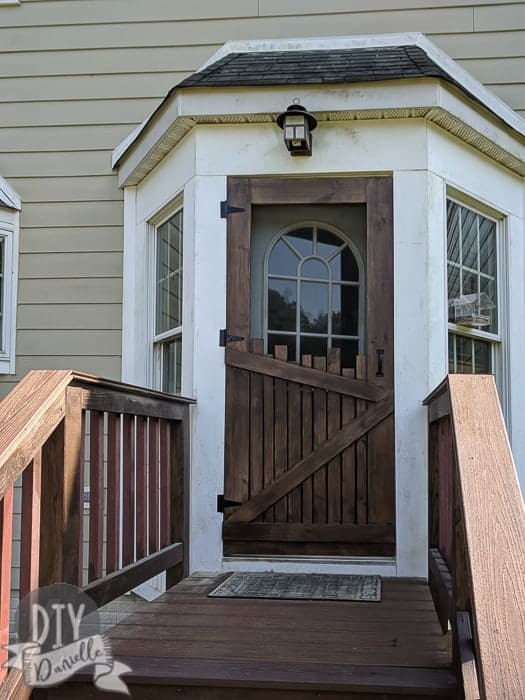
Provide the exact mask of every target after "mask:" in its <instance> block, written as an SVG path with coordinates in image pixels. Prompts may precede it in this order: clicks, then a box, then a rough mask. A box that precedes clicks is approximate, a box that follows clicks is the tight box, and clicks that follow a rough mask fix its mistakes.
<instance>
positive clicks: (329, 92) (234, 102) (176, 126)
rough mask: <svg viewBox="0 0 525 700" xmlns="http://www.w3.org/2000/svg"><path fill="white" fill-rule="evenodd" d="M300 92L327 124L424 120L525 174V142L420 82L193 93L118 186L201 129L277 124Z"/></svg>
mask: <svg viewBox="0 0 525 700" xmlns="http://www.w3.org/2000/svg"><path fill="white" fill-rule="evenodd" d="M400 83H402V86H403V89H400ZM342 87H343V88H344V89H341V88H342ZM297 90H300V95H301V99H303V98H304V100H305V102H307V103H308V107H309V109H310V110H311V111H312V112H314V114H315V115H316V117H317V118H318V119H319V121H320V122H321V123H322V122H323V121H345V120H365V119H395V118H398V119H399V118H425V119H427V120H429V121H430V122H433V123H435V124H437V125H439V126H440V127H441V128H443V129H445V130H447V131H449V132H450V133H453V134H454V135H455V136H458V138H460V139H462V140H463V141H465V142H466V143H469V144H470V145H473V146H474V147H476V148H478V150H480V151H481V152H483V153H485V154H486V155H489V157H491V158H493V160H496V161H497V162H499V163H501V164H503V165H504V166H505V167H507V168H509V169H510V170H512V171H513V172H516V173H518V174H519V175H521V176H525V139H523V138H521V137H519V136H518V135H517V134H516V133H515V132H514V131H513V130H510V129H506V128H504V127H503V125H502V124H501V122H500V120H498V119H497V118H496V117H495V116H494V115H493V114H492V113H490V112H489V111H488V110H487V109H485V108H483V107H482V106H481V105H480V104H478V103H477V102H475V101H473V100H471V99H468V98H467V97H466V96H465V95H464V94H463V93H462V92H461V91H460V90H459V89H457V88H455V87H454V86H452V85H450V84H449V83H448V82H444V81H442V80H440V79H438V78H417V79H411V80H407V79H405V80H391V81H384V82H376V83H355V84H352V85H344V86H341V85H326V84H324V85H309V86H304V85H303V86H296V87H294V86H290V85H287V86H277V87H274V88H270V87H265V88H241V89H239V88H216V89H214V90H205V89H203V88H187V89H185V90H184V91H180V92H179V93H178V94H176V93H175V94H174V96H173V99H172V100H171V101H169V102H167V103H165V104H164V105H163V106H162V108H161V110H159V112H158V113H157V116H156V118H155V120H154V121H153V122H152V123H151V124H150V126H149V128H148V129H147V130H146V131H145V132H144V133H143V134H142V137H141V139H140V140H139V141H138V142H136V143H135V144H134V146H133V148H131V149H129V150H128V151H127V153H126V154H125V155H124V157H122V158H121V161H120V163H119V185H120V186H121V187H125V186H130V185H136V184H138V183H139V182H140V181H141V180H142V179H143V178H144V177H146V175H147V174H148V173H149V172H151V170H153V168H154V167H155V166H156V165H157V164H158V163H159V162H160V161H161V160H162V159H163V158H164V157H165V156H166V155H167V153H169V152H170V151H171V150H172V149H173V148H174V147H175V146H176V145H177V143H179V141H180V140H181V139H182V138H183V137H184V136H185V135H186V134H187V133H188V132H189V131H191V129H192V128H193V127H194V126H196V125H198V124H235V123H238V124H243V123H272V122H274V121H275V118H276V116H277V115H278V114H279V112H280V111H282V108H283V104H284V103H285V102H286V100H287V99H290V95H292V94H296V92H297ZM258 105H259V107H260V108H258ZM226 107H227V109H226ZM221 108H222V110H221Z"/></svg>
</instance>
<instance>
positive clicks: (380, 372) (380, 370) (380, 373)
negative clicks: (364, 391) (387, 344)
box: [376, 348, 385, 377]
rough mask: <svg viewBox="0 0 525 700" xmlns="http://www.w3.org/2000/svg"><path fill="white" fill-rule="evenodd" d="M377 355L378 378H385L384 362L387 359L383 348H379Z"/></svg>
mask: <svg viewBox="0 0 525 700" xmlns="http://www.w3.org/2000/svg"><path fill="white" fill-rule="evenodd" d="M376 354H377V371H376V377H384V376H385V375H384V374H383V360H384V359H385V351H384V350H383V348H378V349H377V350H376Z"/></svg>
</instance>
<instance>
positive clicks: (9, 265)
mask: <svg viewBox="0 0 525 700" xmlns="http://www.w3.org/2000/svg"><path fill="white" fill-rule="evenodd" d="M0 237H1V238H3V239H4V241H5V242H4V260H3V264H4V273H3V275H2V279H1V281H0V284H2V306H3V308H2V309H1V319H0V322H1V324H2V329H1V330H2V333H1V342H0V374H15V373H16V306H17V291H18V241H19V212H18V210H13V209H8V208H4V207H2V206H1V205H0Z"/></svg>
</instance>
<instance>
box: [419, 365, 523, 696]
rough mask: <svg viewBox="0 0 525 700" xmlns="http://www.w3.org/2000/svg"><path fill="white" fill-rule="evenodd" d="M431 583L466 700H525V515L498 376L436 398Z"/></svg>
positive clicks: (451, 380) (463, 382) (464, 383)
mask: <svg viewBox="0 0 525 700" xmlns="http://www.w3.org/2000/svg"><path fill="white" fill-rule="evenodd" d="M425 404H426V405H427V406H428V413H429V515H430V518H429V544H430V557H429V582H430V587H431V590H432V594H433V597H434V601H435V603H436V608H437V610H438V613H439V616H440V620H441V623H442V625H443V630H444V631H446V630H447V629H448V626H449V624H450V627H451V629H452V634H453V653H454V658H455V661H456V664H457V668H458V673H459V674H460V678H461V679H462V685H463V690H464V695H465V698H467V700H474V699H476V698H481V700H485V699H487V700H513V699H515V700H523V698H525V508H524V505H523V498H522V495H521V491H520V487H519V484H518V480H517V475H516V469H515V465H514V461H513V457H512V452H511V449H510V445H509V441H508V437H507V432H506V429H505V424H504V420H503V415H502V411H501V407H500V403H499V399H498V394H497V390H496V385H495V382H494V378H493V377H492V376H488V375H485V376H480V375H478V376H472V375H451V376H449V377H448V378H447V379H446V380H445V381H444V382H443V383H442V384H441V385H440V386H439V387H438V389H436V390H435V391H434V392H433V393H432V394H431V395H430V396H429V397H428V399H426V401H425Z"/></svg>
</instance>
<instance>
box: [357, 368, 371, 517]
mask: <svg viewBox="0 0 525 700" xmlns="http://www.w3.org/2000/svg"><path fill="white" fill-rule="evenodd" d="M355 377H356V379H366V356H365V355H358V356H357V357H356V365H355ZM365 411H366V401H363V400H362V399H357V400H356V402H355V412H356V416H360V415H362V414H363V413H364V412H365ZM367 462H368V446H367V440H366V437H362V438H361V439H360V440H358V441H357V445H356V491H357V499H356V500H357V524H358V525H365V524H366V523H367V520H368V495H367V494H368V469H367Z"/></svg>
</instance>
